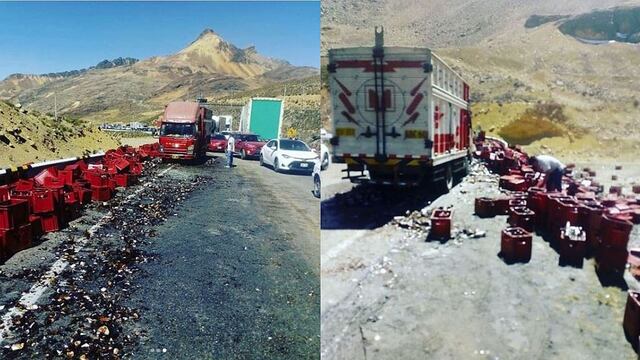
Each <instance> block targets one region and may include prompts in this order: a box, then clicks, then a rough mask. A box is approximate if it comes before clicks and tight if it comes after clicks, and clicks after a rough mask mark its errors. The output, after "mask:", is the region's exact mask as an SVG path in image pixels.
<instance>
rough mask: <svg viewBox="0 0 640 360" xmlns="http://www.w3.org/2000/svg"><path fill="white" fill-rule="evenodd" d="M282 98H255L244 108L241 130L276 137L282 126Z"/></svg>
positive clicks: (265, 136)
mask: <svg viewBox="0 0 640 360" xmlns="http://www.w3.org/2000/svg"><path fill="white" fill-rule="evenodd" d="M282 111H283V109H282V100H281V99H274V98H253V99H251V100H250V101H249V104H247V106H246V107H245V109H243V114H242V115H243V116H242V118H243V119H242V122H243V124H242V125H241V130H243V131H248V132H251V133H253V134H257V135H259V136H260V137H262V138H264V139H275V138H278V137H279V135H280V131H281V127H282Z"/></svg>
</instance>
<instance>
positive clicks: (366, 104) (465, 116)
mask: <svg viewBox="0 0 640 360" xmlns="http://www.w3.org/2000/svg"><path fill="white" fill-rule="evenodd" d="M327 70H328V74H329V89H330V91H329V93H330V94H331V109H332V121H333V129H334V131H335V134H334V136H333V137H332V138H331V140H330V143H331V145H332V146H331V151H332V153H333V159H332V160H333V162H340V163H346V164H347V169H346V173H347V178H349V179H350V180H351V181H352V182H354V183H359V182H373V183H378V184H390V185H401V186H402V185H408V186H414V185H419V184H422V183H423V180H427V181H432V182H436V183H437V184H438V185H440V186H441V187H442V188H443V190H445V191H447V190H448V189H450V188H451V187H452V186H453V174H454V173H457V174H459V175H464V174H466V172H467V171H468V166H469V159H470V157H471V153H472V150H471V144H472V142H471V135H472V134H471V112H470V111H469V86H468V85H467V83H465V82H464V80H463V79H462V78H461V77H460V76H459V75H458V74H457V73H456V72H455V71H453V70H452V69H451V68H450V67H449V66H447V65H446V64H445V63H444V61H442V60H441V59H440V58H439V57H437V56H436V55H435V54H433V53H431V50H429V49H427V48H412V47H385V46H384V44H383V31H382V29H380V30H379V29H378V28H376V41H375V46H374V47H356V48H344V49H331V50H329V61H328V65H327ZM367 170H368V173H369V176H368V177H367V175H366V173H365V171H367Z"/></svg>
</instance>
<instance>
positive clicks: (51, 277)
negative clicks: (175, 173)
mask: <svg viewBox="0 0 640 360" xmlns="http://www.w3.org/2000/svg"><path fill="white" fill-rule="evenodd" d="M173 166H174V165H171V166H169V167H168V168H166V169H165V170H163V171H162V172H160V175H164V174H166V173H167V172H168V171H169V170H171V169H172V168H173ZM154 180H155V179H152V180H151V181H154ZM144 189H145V186H144V185H143V186H141V187H140V188H139V189H137V190H136V191H135V192H134V193H133V194H130V195H129V196H127V199H130V198H132V197H134V196H136V195H138V194H140V192H142V190H144ZM111 215H112V214H111V212H108V213H107V214H106V215H104V216H103V217H102V218H100V220H98V222H97V223H96V224H95V225H93V226H92V227H91V228H90V229H89V231H88V232H89V237H82V238H79V239H78V240H77V241H76V245H75V246H74V247H73V250H74V252H75V253H77V252H79V251H80V250H82V248H83V247H84V245H86V243H87V241H89V238H91V237H92V236H93V234H94V233H95V232H96V231H98V229H100V227H102V225H104V223H105V221H106V220H107V219H108V218H109V217H111ZM67 266H69V262H68V261H67V260H65V259H64V258H59V259H58V260H56V261H55V262H54V263H53V264H52V265H51V267H50V268H49V270H48V271H47V272H46V273H44V275H42V277H40V279H39V280H38V281H37V282H36V283H35V284H33V285H32V286H31V288H30V289H29V291H27V292H26V293H24V294H23V295H22V296H21V297H20V300H18V304H17V305H16V306H14V307H12V308H11V309H9V311H7V312H6V313H5V314H4V315H3V316H2V318H1V320H2V322H1V323H0V344H2V343H3V342H4V340H5V339H6V338H7V336H8V335H10V331H9V326H10V325H11V319H12V318H13V317H15V316H20V315H22V314H24V313H25V312H26V310H27V309H28V308H29V307H31V306H33V305H35V304H36V303H37V302H38V300H40V298H41V297H42V295H43V294H44V293H45V292H46V291H47V290H48V289H49V288H50V285H51V284H53V283H54V281H55V280H56V278H57V277H58V276H59V275H60V274H61V273H62V272H63V271H64V269H66V268H67Z"/></svg>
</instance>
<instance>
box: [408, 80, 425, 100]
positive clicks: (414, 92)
mask: <svg viewBox="0 0 640 360" xmlns="http://www.w3.org/2000/svg"><path fill="white" fill-rule="evenodd" d="M425 80H427V78H424V79H422V81H420V83H418V85H416V87H414V88H413V89H412V90H411V93H410V94H411V96H416V93H417V92H418V90H420V87H421V86H422V84H424V81H425Z"/></svg>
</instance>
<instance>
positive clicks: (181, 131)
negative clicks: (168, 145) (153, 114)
mask: <svg viewBox="0 0 640 360" xmlns="http://www.w3.org/2000/svg"><path fill="white" fill-rule="evenodd" d="M195 129H196V127H195V124H177V123H162V126H161V127H160V135H161V136H175V137H190V136H193V135H195Z"/></svg>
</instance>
